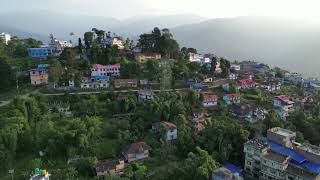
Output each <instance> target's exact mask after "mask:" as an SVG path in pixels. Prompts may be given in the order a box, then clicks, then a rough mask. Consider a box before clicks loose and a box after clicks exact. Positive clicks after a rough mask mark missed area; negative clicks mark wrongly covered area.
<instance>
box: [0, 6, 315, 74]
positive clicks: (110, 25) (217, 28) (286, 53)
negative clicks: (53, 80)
mask: <svg viewBox="0 0 320 180" xmlns="http://www.w3.org/2000/svg"><path fill="white" fill-rule="evenodd" d="M0 19H1V21H0V32H1V31H5V32H9V33H10V34H13V35H17V36H19V37H30V36H32V37H36V38H38V39H40V40H42V41H44V42H47V41H48V37H49V34H51V33H53V34H54V35H55V36H56V37H57V38H61V39H65V40H72V41H74V42H75V41H76V39H77V38H78V37H82V36H83V33H84V32H86V31H89V30H91V29H92V28H93V27H96V28H98V29H104V30H106V31H111V32H116V33H117V34H118V35H121V36H123V37H130V38H133V39H137V37H138V35H139V34H141V33H144V32H150V31H151V30H152V29H153V27H156V26H157V27H159V28H169V29H170V30H171V31H172V32H173V34H174V37H175V38H176V39H177V40H178V41H179V43H180V44H181V46H188V47H194V48H197V49H198V51H199V52H203V53H205V52H212V53H215V54H217V55H219V56H223V57H227V58H229V59H231V60H239V61H241V60H256V61H260V62H265V63H268V64H270V65H274V66H280V67H284V68H288V69H290V70H292V71H298V72H302V73H304V74H305V75H307V76H311V75H312V76H318V77H320V71H319V70H318V69H320V61H319V60H318V57H320V51H319V48H320V26H319V25H318V24H312V23H306V22H303V21H293V20H287V19H274V18H266V17H238V18H222V19H206V18H203V17H200V16H197V15H192V14H182V15H170V16H136V17H132V18H130V19H125V20H118V19H114V18H105V17H96V16H87V15H76V14H61V13H56V12H48V11H38V12H19V13H2V14H0ZM70 32H73V33H74V34H75V35H73V36H70V35H69V33H70Z"/></svg>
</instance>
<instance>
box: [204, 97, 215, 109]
mask: <svg viewBox="0 0 320 180" xmlns="http://www.w3.org/2000/svg"><path fill="white" fill-rule="evenodd" d="M218 99H219V98H218V96H216V95H203V100H202V106H203V107H206V108H208V107H214V106H216V105H217V104H218Z"/></svg>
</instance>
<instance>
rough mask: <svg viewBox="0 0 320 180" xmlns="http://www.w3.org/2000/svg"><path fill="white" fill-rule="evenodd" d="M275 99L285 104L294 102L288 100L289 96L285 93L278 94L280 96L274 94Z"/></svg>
mask: <svg viewBox="0 0 320 180" xmlns="http://www.w3.org/2000/svg"><path fill="white" fill-rule="evenodd" d="M276 98H277V99H279V100H280V101H282V102H285V103H287V104H294V102H293V101H290V97H289V96H287V95H280V96H276Z"/></svg>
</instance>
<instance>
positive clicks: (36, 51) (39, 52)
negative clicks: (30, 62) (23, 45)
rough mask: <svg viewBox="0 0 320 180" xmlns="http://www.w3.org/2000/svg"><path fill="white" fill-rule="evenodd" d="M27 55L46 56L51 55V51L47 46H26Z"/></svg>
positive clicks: (33, 56) (32, 56)
mask: <svg viewBox="0 0 320 180" xmlns="http://www.w3.org/2000/svg"><path fill="white" fill-rule="evenodd" d="M28 55H29V57H31V58H47V57H48V56H51V55H52V51H51V50H50V49H49V48H48V47H40V48H28Z"/></svg>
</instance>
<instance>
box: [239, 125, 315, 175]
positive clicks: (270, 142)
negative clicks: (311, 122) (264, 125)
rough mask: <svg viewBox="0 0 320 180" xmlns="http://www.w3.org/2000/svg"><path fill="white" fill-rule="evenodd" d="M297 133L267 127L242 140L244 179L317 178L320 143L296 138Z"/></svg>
mask: <svg viewBox="0 0 320 180" xmlns="http://www.w3.org/2000/svg"><path fill="white" fill-rule="evenodd" d="M295 137H296V133H295V132H292V131H290V130H286V129H282V128H278V127H276V128H272V129H269V130H268V133H267V138H266V139H265V138H255V139H252V140H250V141H248V142H247V143H245V144H244V153H245V175H246V179H262V180H319V179H320V147H317V146H313V145H310V144H300V143H297V142H295Z"/></svg>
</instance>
